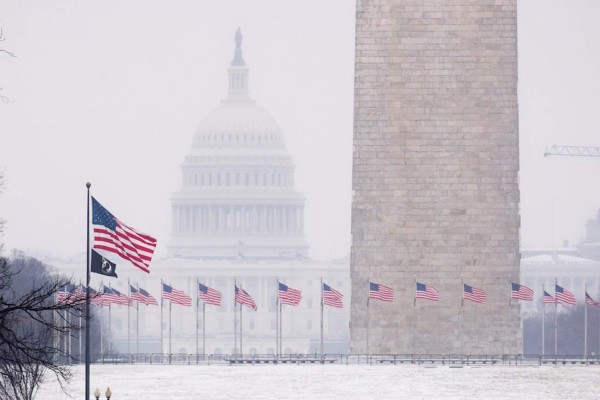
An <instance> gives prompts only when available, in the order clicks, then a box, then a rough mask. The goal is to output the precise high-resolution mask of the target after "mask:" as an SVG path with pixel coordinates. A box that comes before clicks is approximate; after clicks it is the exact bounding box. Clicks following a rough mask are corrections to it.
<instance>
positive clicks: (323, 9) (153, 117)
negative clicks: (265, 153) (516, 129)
mask: <svg viewBox="0 0 600 400" xmlns="http://www.w3.org/2000/svg"><path fill="white" fill-rule="evenodd" d="M354 3H355V2H354V1H352V0H327V1H316V0H304V1H282V0H271V1H268V0H253V1H242V0H239V1H233V0H231V1H229V0H219V1H216V0H215V1H184V0H182V1H175V2H172V1H170V2H167V1H162V2H159V1H110V0H103V1H91V2H80V1H53V2H47V1H7V0H0V26H2V27H3V30H4V36H5V37H6V41H5V42H3V43H2V45H3V46H4V47H5V48H7V49H10V50H11V51H13V52H14V53H15V54H16V55H17V57H16V58H10V57H6V56H4V55H2V54H0V87H3V88H4V90H3V94H4V95H6V96H8V97H9V98H10V99H11V101H12V102H11V103H10V104H0V168H3V169H4V171H5V175H6V187H5V190H4V193H3V194H2V196H1V197H0V216H2V217H3V218H5V219H6V220H7V222H8V223H7V226H6V228H7V229H6V233H5V235H4V237H3V238H2V240H3V241H4V242H5V243H6V248H8V249H10V248H15V247H16V248H20V249H24V250H47V251H50V252H53V253H55V254H58V255H62V256H70V255H73V254H76V253H80V252H83V251H84V250H85V236H84V235H85V186H84V185H85V182H87V181H91V182H92V185H93V186H92V189H93V194H94V196H95V197H97V198H98V200H100V201H101V202H102V203H103V204H104V205H105V206H106V207H107V208H108V209H109V210H110V211H111V212H113V213H114V214H115V215H116V216H117V217H118V218H120V219H121V220H123V221H124V222H126V223H128V224H129V225H132V226H134V227H136V228H138V229H140V230H142V231H144V232H146V233H149V234H152V235H155V236H156V237H157V238H158V239H159V248H160V250H159V256H160V255H164V254H165V251H164V250H165V249H164V246H165V245H166V244H167V242H168V240H169V235H170V226H171V225H170V224H171V222H170V218H171V211H170V196H171V194H172V193H173V192H174V191H177V190H179V188H180V178H181V175H180V174H181V171H180V164H181V162H182V161H183V158H184V156H185V154H186V153H187V152H188V151H189V149H190V146H191V143H192V137H193V135H194V132H195V130H196V127H197V126H198V124H199V123H200V121H201V120H202V118H203V117H204V116H205V115H206V114H208V113H209V112H210V111H212V110H213V109H214V108H216V107H217V106H218V104H219V101H220V100H221V99H222V98H223V97H224V96H225V92H226V84H227V80H226V76H227V75H226V68H227V66H228V65H229V62H230V61H231V59H232V57H233V48H234V44H233V35H234V32H235V30H236V29H237V27H238V26H239V27H241V29H242V33H243V35H244V42H243V50H244V58H245V59H246V61H247V63H248V65H249V67H250V69H251V71H250V94H251V96H252V97H253V98H254V99H255V100H256V101H257V102H258V104H259V105H260V106H262V107H263V108H264V109H266V110H267V111H268V112H269V113H270V114H271V115H272V116H273V117H274V118H275V120H276V121H277V122H278V123H279V125H280V126H281V128H282V130H283V132H284V135H285V138H286V143H287V147H288V150H289V151H290V153H291V155H292V158H293V160H294V162H295V164H296V167H297V168H296V182H297V188H298V189H299V190H300V191H302V192H304V194H305V195H306V197H307V217H306V218H307V219H306V228H307V237H308V240H309V244H310V246H311V254H312V255H313V256H314V257H316V258H329V257H337V256H344V255H347V254H348V253H349V250H350V206H351V204H350V202H351V172H352V158H351V157H352V115H353V114H352V112H353V99H352V95H353V72H354V66H353V61H354V58H353V57H354V15H355V6H354ZM598 20H600V2H598V1H596V0H588V1H548V0H536V1H534V0H529V1H528V0H521V1H520V2H519V102H520V137H521V213H522V234H521V238H522V245H523V246H524V247H532V246H551V245H552V243H553V242H554V243H555V244H558V243H559V242H562V240H563V239H569V240H570V241H571V242H572V243H574V242H577V241H578V240H579V239H580V238H581V236H582V235H583V232H584V224H585V221H586V220H587V219H588V218H591V217H593V216H594V215H595V213H596V210H597V209H598V208H600V184H599V183H600V179H599V178H600V159H577V160H573V159H567V158H551V159H544V157H543V155H542V154H543V151H544V147H545V146H546V145H551V144H554V143H557V144H571V145H600V107H599V105H600V41H599V40H598V39H599V38H600V24H598V23H597V21H598ZM552 204H554V213H553V212H552V209H553V207H552ZM553 220H554V230H553V229H552V221H553ZM553 231H554V239H553V234H552V232H553Z"/></svg>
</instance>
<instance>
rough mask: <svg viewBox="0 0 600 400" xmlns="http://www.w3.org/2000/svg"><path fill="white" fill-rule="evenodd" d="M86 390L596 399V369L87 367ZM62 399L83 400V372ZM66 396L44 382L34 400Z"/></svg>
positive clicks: (122, 396)
mask: <svg viewBox="0 0 600 400" xmlns="http://www.w3.org/2000/svg"><path fill="white" fill-rule="evenodd" d="M91 368H92V369H91V372H92V373H91V387H92V391H93V390H94V389H95V388H96V387H99V388H100V389H101V391H102V393H103V395H102V397H101V398H102V399H104V398H105V397H104V391H105V389H106V386H110V388H111V390H112V391H113V397H112V400H137V399H144V400H159V399H160V400H165V399H168V400H179V399H233V398H243V399H248V400H255V399H256V400H257V399H269V400H271V399H277V400H287V399H303V400H306V399H311V400H312V399H340V400H346V399H428V400H430V399H474V398H475V399H511V400H514V399H515V398H522V399H527V400H531V399H540V400H552V399H561V400H565V399H569V400H573V399H600V367H598V366H588V367H585V366H568V367H551V366H544V367H530V366H527V367H516V366H486V367H479V368H478V367H464V368H449V367H448V366H438V367H434V368H427V367H423V366H414V365H410V366H409V365H395V366H394V365H378V366H373V365H244V366H225V365H211V366H207V365H192V366H187V365H119V366H115V365H92V367H91ZM73 371H74V377H73V380H72V382H71V384H70V386H69V392H70V395H71V396H72V397H74V398H76V399H83V398H84V396H83V392H84V368H83V367H80V366H77V367H74V370H73ZM63 398H67V396H66V395H64V394H62V392H60V389H58V387H57V386H56V385H55V384H54V383H52V382H47V383H46V384H44V385H43V386H42V388H41V389H40V391H39V392H38V396H37V399H41V400H44V399H63Z"/></svg>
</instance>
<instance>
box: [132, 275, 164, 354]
mask: <svg viewBox="0 0 600 400" xmlns="http://www.w3.org/2000/svg"><path fill="white" fill-rule="evenodd" d="M136 286H137V292H138V295H139V294H140V283H139V282H137V284H136ZM139 299H140V298H139V297H138V300H137V301H136V302H135V343H136V344H135V354H136V357H139V354H140V300H139ZM161 324H162V321H161ZM161 328H162V325H161Z"/></svg>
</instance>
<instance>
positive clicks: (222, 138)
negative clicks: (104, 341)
mask: <svg viewBox="0 0 600 400" xmlns="http://www.w3.org/2000/svg"><path fill="white" fill-rule="evenodd" d="M227 79H228V90H227V94H226V96H225V98H224V99H223V100H222V101H221V103H220V105H219V106H218V107H217V108H216V109H215V110H214V111H212V112H210V113H209V114H208V115H207V116H206V117H204V119H202V120H201V122H200V124H199V127H198V129H197V130H196V132H195V134H194V136H193V140H192V145H191V149H190V151H189V152H188V154H187V155H185V158H184V160H183V163H182V166H181V169H182V171H181V172H182V180H181V189H180V190H179V191H177V192H176V193H174V194H173V195H172V197H171V203H172V208H171V212H172V233H171V238H170V240H169V241H168V244H167V251H168V254H167V257H166V258H164V259H155V260H153V261H152V264H151V268H150V269H151V271H152V272H151V273H150V274H141V273H139V271H136V269H135V268H134V267H132V266H130V265H129V264H128V263H125V262H124V261H122V260H121V263H120V264H121V265H120V266H119V268H118V271H119V272H120V273H122V274H123V276H126V278H125V279H121V275H120V276H119V279H110V278H107V279H104V283H105V284H107V285H108V282H109V281H110V282H111V286H112V287H113V288H117V289H118V290H119V291H121V292H122V293H128V286H127V285H128V284H127V282H128V281H127V277H130V279H131V284H132V285H134V286H135V285H139V287H140V288H143V289H145V290H147V291H148V292H149V293H150V294H151V295H153V296H154V297H155V298H156V299H157V300H158V302H159V304H160V294H161V280H162V281H163V282H165V283H168V284H170V285H171V286H172V287H173V288H175V289H178V290H183V291H184V292H185V293H187V294H188V295H190V296H191V297H192V307H185V306H181V305H177V304H173V305H171V306H169V302H168V301H165V302H164V305H163V310H162V313H161V310H160V306H159V307H157V306H146V305H140V306H139V321H136V314H137V313H136V309H135V306H134V307H131V308H130V309H129V314H128V310H127V309H128V307H126V306H116V305H113V306H112V308H111V322H110V328H108V327H107V325H108V318H107V310H106V307H104V309H103V310H102V313H103V314H104V321H105V326H104V332H105V333H106V332H108V330H110V337H111V338H112V339H111V342H112V345H113V346H114V347H113V348H114V349H115V351H118V352H121V353H126V352H131V353H135V352H139V353H159V352H162V353H181V354H196V353H199V354H202V353H204V354H239V353H240V352H242V353H243V354H277V353H280V352H281V353H283V354H290V353H295V354H310V353H313V354H314V353H318V352H320V335H321V327H320V324H321V291H320V290H321V280H322V281H323V282H325V283H327V284H328V285H330V286H331V287H333V288H335V289H336V290H338V291H340V292H342V293H343V294H344V295H345V297H344V299H343V300H344V308H342V309H337V308H331V307H325V309H324V313H323V321H324V326H323V338H324V351H325V352H326V353H346V352H347V351H348V342H349V317H350V312H349V309H350V273H349V260H348V259H347V258H346V259H341V260H329V261H314V260H311V259H310V258H309V256H308V250H309V246H308V244H307V240H306V237H305V234H304V205H305V198H304V196H303V194H302V193H300V192H298V191H297V190H296V189H295V187H294V164H293V161H292V158H291V156H290V154H289V153H288V151H287V149H286V146H285V140H284V134H283V132H282V130H281V128H280V127H279V125H278V124H277V122H275V120H274V119H273V117H271V116H270V115H269V113H267V112H266V111H265V110H263V109H262V108H260V107H259V106H258V105H257V103H256V102H255V101H254V100H252V98H251V97H250V92H249V68H248V66H247V65H246V62H245V60H244V58H243V54H242V36H241V33H240V32H239V30H238V32H237V33H236V35H235V51H234V57H233V60H232V61H231V63H230V65H229V68H228V69H227ZM165 212H167V210H165ZM115 213H117V215H118V210H115ZM115 261H117V264H118V265H119V262H118V261H119V259H115ZM80 265H81V264H80V263H75V262H73V265H72V271H71V266H70V265H65V266H64V268H62V267H61V270H62V271H66V272H69V271H71V272H72V273H73V275H74V276H75V277H76V278H78V277H79V275H78V273H79V271H77V270H78V269H80ZM93 275H94V274H93ZM92 278H93V280H92V282H93V283H92V287H97V286H98V284H96V283H94V282H99V281H100V278H102V277H101V276H100V277H99V276H98V275H95V276H92ZM197 282H199V283H201V284H203V285H206V286H208V287H211V288H213V289H216V290H218V291H220V292H221V293H222V301H221V305H220V306H214V305H206V306H205V308H204V313H205V314H204V315H205V320H203V318H202V316H203V310H202V309H203V306H202V301H200V303H199V305H198V306H197V304H196V299H197V293H198V291H197V287H198V286H197ZM277 282H282V283H285V284H286V285H288V286H289V287H291V288H294V289H298V290H301V291H302V300H301V302H300V304H299V305H298V306H296V307H294V306H289V305H283V307H282V320H281V337H282V340H281V345H280V349H277V347H278V346H277V341H276V337H277V326H278V318H277V313H276V310H277V308H278V307H277V300H276V299H277V293H278V292H277V290H278V285H277ZM236 284H237V286H238V287H241V288H243V289H244V290H245V291H246V292H247V293H248V294H249V295H250V296H251V297H252V298H253V300H254V301H255V303H256V305H257V310H256V311H254V310H252V309H250V308H247V307H243V311H242V314H243V315H242V318H240V311H239V310H240V307H239V305H238V307H237V308H236V307H234V305H235V302H234V287H235V285H236ZM169 309H170V310H171V311H170V312H171V313H172V314H171V316H169ZM161 319H162V327H161V322H160V321H161ZM169 319H170V320H171V323H170V324H169ZM128 321H129V322H128ZM128 324H129V329H128ZM240 324H241V326H240ZM137 326H139V336H138V334H137V333H136V327H137ZM169 327H170V332H171V333H170V336H171V339H170V340H169ZM203 327H204V331H205V341H203V340H202V332H203ZM161 328H162V334H161ZM234 328H237V329H234ZM240 332H241V335H242V340H240ZM240 342H241V343H240ZM204 343H205V344H204ZM161 346H162V349H161ZM242 346H243V347H242ZM203 347H205V348H203Z"/></svg>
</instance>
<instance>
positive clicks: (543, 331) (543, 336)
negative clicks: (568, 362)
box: [542, 285, 546, 356]
mask: <svg viewBox="0 0 600 400" xmlns="http://www.w3.org/2000/svg"><path fill="white" fill-rule="evenodd" d="M542 296H543V298H542V356H543V355H544V352H545V351H546V347H545V343H544V342H545V339H546V290H545V289H544V285H542Z"/></svg>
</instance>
